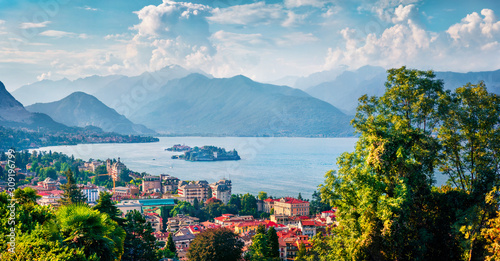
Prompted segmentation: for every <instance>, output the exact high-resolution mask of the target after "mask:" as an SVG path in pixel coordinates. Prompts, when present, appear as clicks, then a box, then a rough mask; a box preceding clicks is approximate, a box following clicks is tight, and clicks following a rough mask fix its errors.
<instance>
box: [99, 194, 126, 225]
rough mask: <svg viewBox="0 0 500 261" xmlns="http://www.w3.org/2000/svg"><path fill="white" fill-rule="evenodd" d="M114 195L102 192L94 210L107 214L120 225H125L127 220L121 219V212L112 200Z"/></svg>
mask: <svg viewBox="0 0 500 261" xmlns="http://www.w3.org/2000/svg"><path fill="white" fill-rule="evenodd" d="M112 197H113V194H111V193H108V192H100V193H99V200H98V201H97V204H96V205H95V206H94V207H93V209H95V210H98V211H99V212H101V213H106V214H108V216H109V217H110V218H111V219H113V220H114V221H116V222H117V223H118V224H120V225H123V222H125V220H124V219H123V218H120V210H119V209H118V208H117V207H116V206H115V204H114V203H113V201H112V200H111V198H112Z"/></svg>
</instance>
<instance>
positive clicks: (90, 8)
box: [79, 5, 99, 12]
mask: <svg viewBox="0 0 500 261" xmlns="http://www.w3.org/2000/svg"><path fill="white" fill-rule="evenodd" d="M79 8H80V9H83V10H87V11H94V12H95V11H99V9H97V8H93V7H90V6H87V5H86V6H84V7H79Z"/></svg>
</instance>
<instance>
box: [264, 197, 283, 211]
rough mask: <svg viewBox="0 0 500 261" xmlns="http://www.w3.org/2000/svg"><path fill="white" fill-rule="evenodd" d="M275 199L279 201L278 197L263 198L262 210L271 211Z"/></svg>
mask: <svg viewBox="0 0 500 261" xmlns="http://www.w3.org/2000/svg"><path fill="white" fill-rule="evenodd" d="M275 201H279V199H272V198H267V199H264V212H266V213H271V209H273V208H274V202H275Z"/></svg>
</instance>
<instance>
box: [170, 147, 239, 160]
mask: <svg viewBox="0 0 500 261" xmlns="http://www.w3.org/2000/svg"><path fill="white" fill-rule="evenodd" d="M174 147H175V146H174ZM172 159H183V160H188V161H221V160H240V159H241V158H240V156H239V155H238V152H237V151H236V150H234V149H233V150H231V151H226V150H225V149H224V148H218V147H215V146H203V147H201V148H199V147H194V148H192V149H190V150H188V151H185V152H184V154H182V155H174V156H172Z"/></svg>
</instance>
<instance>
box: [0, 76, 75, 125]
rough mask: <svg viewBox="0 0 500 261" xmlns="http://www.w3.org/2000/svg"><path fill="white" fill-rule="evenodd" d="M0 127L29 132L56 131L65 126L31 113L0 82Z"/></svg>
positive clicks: (43, 115)
mask: <svg viewBox="0 0 500 261" xmlns="http://www.w3.org/2000/svg"><path fill="white" fill-rule="evenodd" d="M0 125H1V126H5V127H15V128H27V129H31V130H40V129H44V130H50V131H58V130H63V129H66V128H67V126H64V125H63V124H60V123H58V122H55V121H54V120H52V118H50V117H49V116H47V115H46V114H43V113H31V112H29V111H27V110H26V109H25V108H24V106H23V105H22V104H21V103H20V102H19V101H17V100H16V99H15V98H14V97H13V96H12V95H11V94H10V93H9V92H8V91H7V89H6V88H5V85H4V84H3V83H2V82H0Z"/></svg>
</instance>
